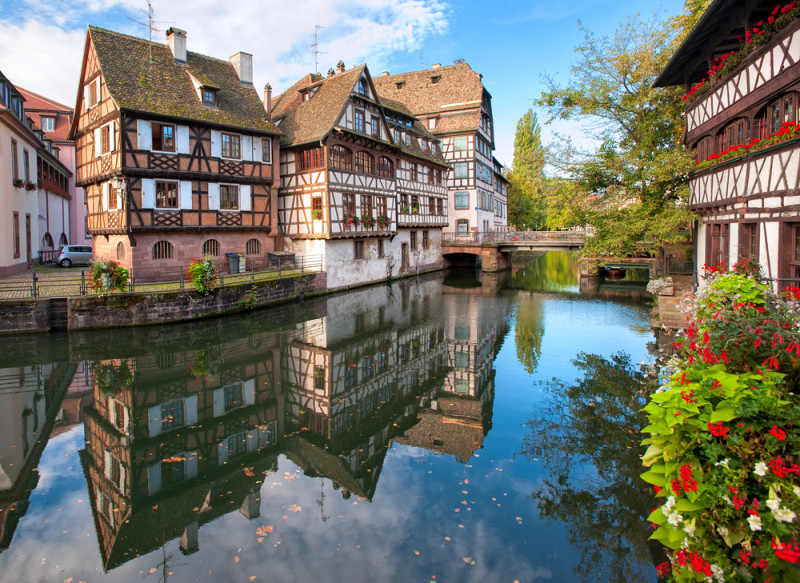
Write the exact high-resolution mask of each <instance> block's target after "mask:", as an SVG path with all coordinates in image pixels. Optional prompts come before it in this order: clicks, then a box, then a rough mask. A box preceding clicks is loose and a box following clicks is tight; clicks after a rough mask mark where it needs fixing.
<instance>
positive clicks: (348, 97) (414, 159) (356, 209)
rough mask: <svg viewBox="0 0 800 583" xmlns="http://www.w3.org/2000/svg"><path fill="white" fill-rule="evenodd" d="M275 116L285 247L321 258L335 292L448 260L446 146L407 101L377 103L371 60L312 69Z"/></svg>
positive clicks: (279, 100)
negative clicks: (324, 72)
mask: <svg viewBox="0 0 800 583" xmlns="http://www.w3.org/2000/svg"><path fill="white" fill-rule="evenodd" d="M271 114H272V118H271V119H272V120H273V121H274V122H275V123H276V125H277V126H278V127H279V128H280V130H281V131H282V132H283V138H282V141H281V146H282V147H281V155H280V156H281V158H280V176H281V187H280V191H279V202H278V209H279V210H278V213H279V223H280V227H281V233H282V235H283V236H284V237H285V241H286V248H287V250H290V251H294V252H296V253H301V254H315V255H322V256H323V257H324V261H325V269H326V270H327V272H328V286H329V287H330V288H332V289H336V288H341V287H346V286H350V285H358V284H363V283H369V282H374V281H378V280H381V279H386V278H387V277H393V276H398V275H403V274H407V273H410V272H419V271H424V270H428V269H433V268H438V267H440V266H441V265H442V253H441V232H442V228H443V227H445V226H446V225H447V204H446V186H445V180H446V174H447V171H448V166H447V164H446V163H445V161H444V158H443V155H442V150H441V146H440V144H439V141H438V140H437V139H435V138H434V137H433V136H432V135H431V134H430V133H429V132H428V131H427V130H426V129H425V128H424V127H423V126H422V125H421V124H420V123H419V122H418V121H417V120H416V118H415V117H414V116H413V115H412V114H411V112H410V111H409V110H408V109H407V108H406V107H405V106H403V105H402V104H400V103H396V102H393V101H389V100H383V99H379V97H378V95H377V93H376V91H375V87H374V85H373V83H372V78H371V76H370V74H369V70H368V69H367V66H366V65H360V66H357V67H354V68H352V69H350V70H349V71H346V70H345V67H344V64H343V63H342V62H341V61H340V62H339V65H338V66H337V70H336V71H334V70H333V69H331V70H330V71H329V72H328V76H327V77H323V76H321V75H315V74H309V75H306V76H305V77H303V78H302V79H300V80H299V81H298V82H297V83H295V84H294V85H293V86H292V87H290V88H289V89H287V90H286V91H285V92H284V93H282V94H281V95H280V96H279V97H278V98H277V99H276V100H275V105H274V108H273V109H272V111H271Z"/></svg>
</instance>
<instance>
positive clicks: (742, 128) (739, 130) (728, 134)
mask: <svg viewBox="0 0 800 583" xmlns="http://www.w3.org/2000/svg"><path fill="white" fill-rule="evenodd" d="M747 130H748V124H747V120H746V119H745V118H739V119H735V120H733V121H732V122H731V123H729V124H728V125H726V126H725V127H724V128H722V131H721V132H720V151H722V152H724V151H725V150H727V149H728V148H731V147H733V146H741V145H743V144H746V143H748V142H749V141H750V140H749V133H748V131H747Z"/></svg>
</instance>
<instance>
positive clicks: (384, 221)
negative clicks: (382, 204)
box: [378, 215, 392, 230]
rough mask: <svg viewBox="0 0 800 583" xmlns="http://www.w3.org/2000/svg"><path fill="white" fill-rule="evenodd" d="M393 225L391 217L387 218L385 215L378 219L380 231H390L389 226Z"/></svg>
mask: <svg viewBox="0 0 800 583" xmlns="http://www.w3.org/2000/svg"><path fill="white" fill-rule="evenodd" d="M391 224H392V221H391V220H390V219H389V217H387V216H385V215H381V216H379V217H378V228H379V229H382V230H383V229H388V228H389V225H391Z"/></svg>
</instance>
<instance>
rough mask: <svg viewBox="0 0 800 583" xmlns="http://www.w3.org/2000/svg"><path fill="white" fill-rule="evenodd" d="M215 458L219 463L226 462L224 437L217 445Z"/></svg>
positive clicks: (226, 443)
mask: <svg viewBox="0 0 800 583" xmlns="http://www.w3.org/2000/svg"><path fill="white" fill-rule="evenodd" d="M217 459H218V463H219V465H222V464H224V463H227V462H228V440H227V439H225V438H223V440H222V442H220V444H219V445H217Z"/></svg>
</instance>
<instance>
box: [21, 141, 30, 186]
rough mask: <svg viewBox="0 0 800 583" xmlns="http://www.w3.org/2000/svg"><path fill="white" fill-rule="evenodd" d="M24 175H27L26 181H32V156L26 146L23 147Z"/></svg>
mask: <svg viewBox="0 0 800 583" xmlns="http://www.w3.org/2000/svg"><path fill="white" fill-rule="evenodd" d="M22 175H23V176H24V177H25V182H30V181H31V157H30V154H28V150H26V149H25V148H22Z"/></svg>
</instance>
